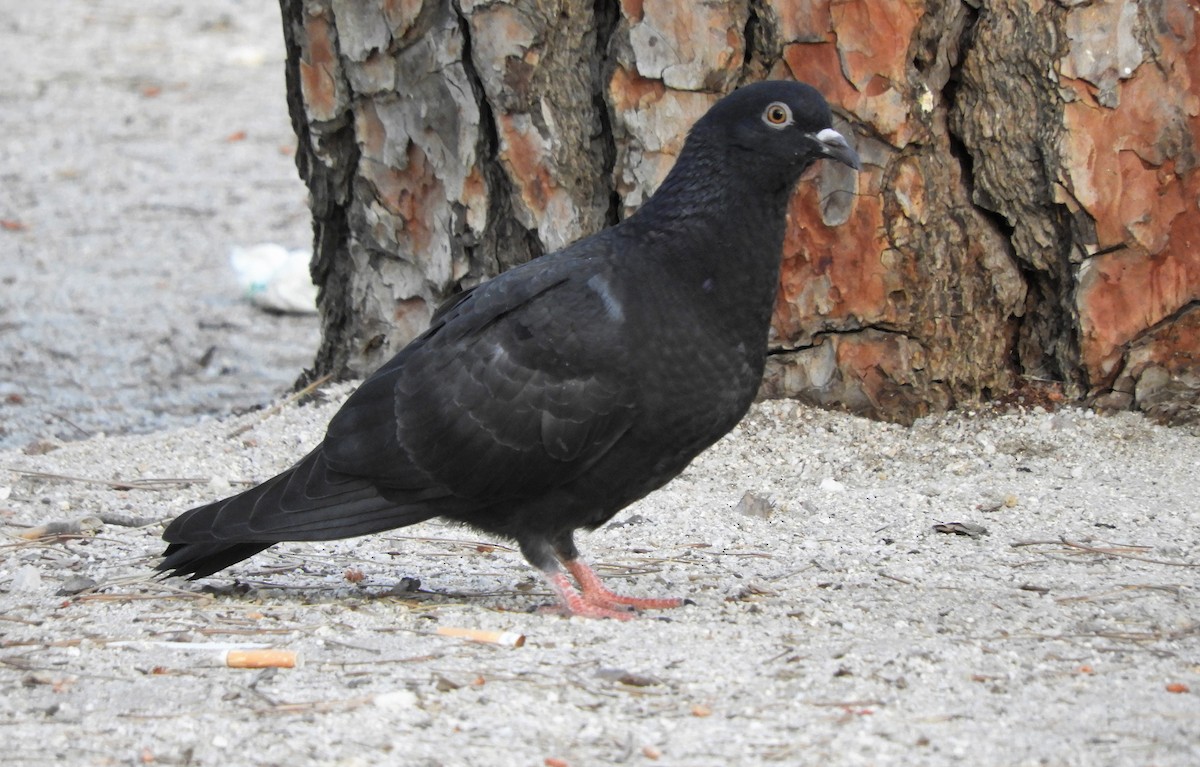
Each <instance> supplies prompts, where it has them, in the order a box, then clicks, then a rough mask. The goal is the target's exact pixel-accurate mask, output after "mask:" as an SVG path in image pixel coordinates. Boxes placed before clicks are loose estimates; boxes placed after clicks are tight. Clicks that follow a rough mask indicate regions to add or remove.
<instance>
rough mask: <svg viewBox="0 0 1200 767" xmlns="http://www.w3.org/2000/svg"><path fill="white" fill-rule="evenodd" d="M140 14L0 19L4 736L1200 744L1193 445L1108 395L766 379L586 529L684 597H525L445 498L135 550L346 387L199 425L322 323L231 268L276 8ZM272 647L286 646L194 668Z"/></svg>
mask: <svg viewBox="0 0 1200 767" xmlns="http://www.w3.org/2000/svg"><path fill="white" fill-rule="evenodd" d="M11 5H12V4H10V6H11ZM61 6H62V4H61V3H60V4H54V5H53V6H52V7H53V8H55V9H57V8H59V7H61ZM48 7H50V6H48ZM148 8H150V6H145V5H144V4H135V3H133V2H131V0H130V1H127V2H121V3H116V2H114V3H105V4H103V7H102V9H101V8H98V7H93V6H92V5H91V4H85V3H82V2H74V3H72V5H71V6H70V9H71V10H70V12H67V11H64V10H54V11H52V10H41V9H35V8H34V7H32V4H31V5H30V7H28V8H26V7H24V6H22V7H21V9H20V10H17V11H14V10H10V9H8V8H6V9H5V10H4V11H0V21H3V24H0V46H4V47H5V49H8V50H14V48H13V46H14V45H16V46H20V48H19V49H20V50H22V51H25V52H27V54H28V60H26V59H25V58H24V57H10V58H17V59H18V60H17V61H15V62H12V64H13V65H14V66H15V67H16V70H15V71H16V72H17V73H18V76H15V77H12V78H10V79H8V80H6V81H5V82H4V83H3V84H0V100H2V101H3V102H4V109H3V110H2V111H0V120H3V121H4V131H3V134H2V137H0V167H2V169H3V170H2V173H3V180H4V186H3V190H2V191H0V195H2V196H0V218H2V219H4V220H9V221H18V222H20V224H21V225H22V227H23V228H17V229H16V230H6V231H0V248H3V250H4V253H5V257H4V258H3V259H0V270H2V271H0V274H2V281H0V286H2V287H0V290H2V291H3V295H4V296H5V300H4V302H3V306H2V308H0V312H2V313H0V344H3V348H2V349H0V357H2V358H3V359H0V365H3V367H0V370H3V375H4V379H3V386H4V387H5V389H4V392H3V394H6V395H12V394H16V395H18V396H16V397H10V398H9V401H8V402H7V403H6V404H4V405H2V406H0V407H2V408H3V410H2V411H0V412H2V414H3V423H4V428H5V429H6V430H7V432H6V435H5V439H6V440H7V444H8V445H10V446H11V447H10V449H7V450H0V524H2V525H3V528H2V530H3V534H4V535H5V538H4V539H3V540H0V733H3V736H4V751H3V757H2V758H3V761H4V763H5V764H14V765H42V764H56V765H128V764H164V765H169V764H175V765H297V764H331V765H378V764H402V765H481V764H487V765H541V764H550V765H554V764H568V765H572V766H573V767H578V766H580V765H606V764H635V765H640V764H645V765H648V764H668V765H713V764H722V763H725V764H767V763H781V764H812V765H885V764H922V765H959V764H971V765H1081V766H1082V765H1088V766H1089V767H1090V766H1092V765H1156V766H1160V767H1161V766H1170V765H1181V766H1182V765H1193V764H1197V763H1200V705H1198V704H1197V698H1196V696H1197V695H1200V618H1198V617H1197V616H1198V614H1200V613H1198V612H1197V593H1198V586H1200V578H1198V575H1200V532H1198V531H1200V483H1198V482H1197V480H1196V476H1197V473H1198V471H1200V435H1198V434H1197V432H1196V430H1194V429H1193V430H1190V431H1189V430H1181V429H1175V430H1172V429H1165V428H1162V427H1159V426H1155V425H1153V424H1150V423H1147V422H1146V421H1144V420H1143V419H1141V418H1139V417H1137V416H1133V415H1129V414H1124V415H1118V416H1113V417H1099V416H1095V415H1093V414H1091V413H1087V412H1080V411H1074V410H1066V411H1062V412H1058V413H1045V412H1041V411H1036V410H1035V411H1023V410H1020V409H1018V410H1016V411H1013V412H992V411H988V412H982V413H965V412H962V413H955V414H951V415H948V416H944V417H937V418H929V419H924V420H922V421H919V422H918V423H917V424H916V425H915V426H913V427H911V428H903V427H899V426H894V425H888V424H879V423H872V422H867V421H863V420H861V419H855V418H852V417H848V416H844V415H839V414H830V413H823V412H818V411H813V410H809V409H806V408H799V407H797V406H796V405H794V404H793V403H780V402H776V403H767V404H764V405H761V406H758V407H756V408H755V410H754V411H753V412H752V414H751V416H750V417H749V418H748V419H747V420H746V421H744V422H743V424H742V425H741V426H739V427H738V428H737V429H736V430H735V431H734V432H733V433H731V434H730V435H729V436H728V437H726V438H725V439H724V440H722V441H721V442H720V443H718V445H717V446H716V447H715V448H714V449H713V450H711V451H709V452H708V453H706V454H705V455H704V456H702V457H701V458H700V459H699V460H697V461H696V462H695V463H694V464H693V466H692V467H690V468H689V469H688V471H687V472H685V473H684V475H683V476H682V477H680V478H679V479H678V480H677V481H675V482H674V483H672V484H671V485H669V486H668V487H667V488H665V489H663V490H662V491H660V492H658V493H656V494H654V495H652V496H651V497H649V498H647V499H645V500H644V501H642V502H640V503H638V504H636V505H634V506H632V507H630V508H629V509H627V510H626V511H624V512H622V513H621V514H620V515H619V516H618V518H617V519H616V520H615V521H614V523H613V524H611V525H610V526H609V527H607V528H605V529H603V530H601V531H598V532H597V533H595V534H592V535H589V536H584V537H583V538H582V540H581V543H582V545H583V546H584V547H585V551H586V552H588V553H590V554H591V556H592V558H593V559H594V561H596V562H598V563H599V564H600V565H601V567H600V569H601V571H602V573H604V574H605V575H606V577H607V578H608V579H609V580H610V581H611V582H612V584H613V585H615V586H618V587H620V588H622V589H623V590H626V591H629V592H632V593H638V594H644V595H656V594H673V595H679V596H686V597H688V598H689V599H691V600H692V601H693V602H694V604H693V605H689V606H687V607H684V608H680V609H678V610H673V611H663V612H660V613H654V614H646V615H644V616H642V617H641V618H639V619H638V620H636V621H633V622H626V623H620V622H615V621H588V620H580V619H563V618H561V617H557V616H553V615H546V614H542V613H539V612H537V611H536V608H537V607H538V606H539V605H543V604H545V603H547V602H548V601H549V600H550V595H549V594H548V593H547V592H546V590H545V588H544V587H543V586H542V584H541V582H540V581H539V579H538V578H537V577H536V576H535V575H534V574H533V572H532V571H531V570H530V568H529V567H528V566H527V565H525V564H524V563H523V562H522V561H521V559H520V557H519V556H518V555H517V554H515V553H514V552H512V551H511V550H509V549H508V548H507V547H506V546H504V544H503V542H502V541H488V540H483V539H481V538H480V537H479V536H477V535H476V534H474V533H472V532H471V531H469V530H464V529H461V528H457V527H451V526H446V525H441V524H426V525H422V526H419V527H414V528H409V529H406V530H400V531H396V532H395V533H394V534H392V535H384V536H376V537H373V538H369V539H355V540H349V541H340V542H331V543H328V544H321V545H316V544H312V545H290V544H289V545H283V546H279V547H276V548H275V549H272V550H270V551H269V552H266V553H264V554H262V555H260V556H258V557H256V558H254V559H252V560H250V561H248V562H246V563H243V564H242V565H239V566H237V567H235V568H233V569H232V570H231V571H229V572H228V573H227V574H226V575H224V576H223V577H220V578H213V579H209V580H208V581H206V582H204V583H203V584H195V583H186V582H178V581H167V582H159V581H154V580H152V579H151V578H149V568H150V567H151V566H152V564H153V563H154V561H155V555H156V554H157V552H158V551H159V550H160V543H159V541H158V535H159V533H160V531H161V523H162V521H164V520H166V519H169V518H171V517H173V516H174V515H175V514H178V513H179V512H180V511H183V510H184V509H186V508H188V507H190V506H191V505H193V504H195V503H198V502H201V501H204V500H207V499H210V498H212V497H214V496H217V495H221V494H227V493H228V492H230V491H231V490H233V489H236V488H237V487H239V486H241V483H243V482H253V481H258V480H262V479H265V478H267V477H268V476H270V475H271V474H272V473H274V472H276V471H278V470H279V469H282V468H284V467H286V466H287V465H288V464H289V463H290V461H292V460H294V459H295V458H297V457H299V456H300V455H302V454H303V453H304V452H305V451H306V450H307V448H308V447H309V446H311V445H312V444H313V443H314V442H315V441H316V440H318V439H319V438H320V435H321V433H322V429H323V426H324V424H325V423H326V421H327V420H328V418H329V416H330V415H331V414H332V412H333V411H334V409H335V408H336V407H337V404H338V403H339V402H340V401H341V399H343V398H344V396H345V394H346V393H347V391H348V388H347V387H346V386H338V387H333V388H331V389H330V390H328V391H326V392H322V393H320V394H319V395H318V397H317V399H316V401H313V402H309V403H306V404H304V405H297V404H286V405H282V406H281V407H278V408H276V409H272V410H269V411H266V412H265V413H248V414H242V415H238V416H222V417H213V416H212V415H211V414H212V413H214V412H228V411H229V410H230V409H235V408H242V407H246V406H249V405H253V404H254V403H256V402H259V403H261V402H264V401H267V400H269V399H271V398H272V396H273V395H274V394H276V393H278V392H280V391H282V389H283V388H285V386H286V384H287V383H288V382H289V381H290V380H291V379H292V377H294V375H295V373H296V372H297V370H298V368H299V367H300V366H301V365H303V364H304V363H305V362H306V361H307V359H308V355H309V354H310V352H311V349H312V348H313V345H314V344H315V327H314V325H315V323H314V322H312V321H311V320H299V321H297V320H295V319H292V318H272V317H268V316H266V315H262V314H260V313H257V312H256V311H255V310H253V309H251V308H249V307H247V306H246V305H245V304H244V303H243V302H241V301H240V300H239V298H238V296H237V294H236V289H235V288H234V287H233V285H232V280H231V278H230V277H229V275H228V273H227V267H226V262H225V257H226V250H227V248H228V246H229V245H231V244H237V243H247V242H257V241H261V240H276V241H280V242H283V243H284V244H287V245H290V246H295V245H302V244H304V241H305V240H306V238H307V223H306V219H305V214H304V209H303V190H302V187H301V186H300V184H299V182H298V181H296V180H295V176H294V170H293V169H292V168H291V160H290V157H288V156H287V155H286V153H284V152H281V147H287V146H288V145H289V144H290V142H291V138H290V133H289V130H288V127H287V124H286V119H285V117H284V114H283V106H282V96H281V92H282V91H281V88H282V84H281V82H280V80H281V77H280V76H279V71H278V66H277V64H278V58H279V57H280V56H281V55H282V54H281V51H280V45H279V43H278V31H277V26H276V25H277V24H278V20H277V19H276V18H275V17H274V15H273V14H275V13H277V11H276V10H275V9H274V8H273V7H271V6H269V5H267V6H265V7H263V8H260V7H258V5H256V4H250V3H246V4H241V3H236V2H232V0H222V2H214V3H204V4H185V3H181V2H172V3H165V4H164V3H157V4H154V6H153V9H152V10H143V9H148ZM64 37H65V39H66V40H68V41H69V42H70V45H65V46H56V47H53V48H51V47H50V42H51V41H53V40H62V39H64ZM64 52H65V53H64ZM231 57H232V58H231ZM260 61H261V62H263V63H257V62H260ZM230 62H240V63H237V64H236V66H234V67H233V68H231V64H230ZM155 88H157V89H158V90H157V91H155V90H154V89H155ZM147 89H149V90H147ZM17 116H21V119H17ZM240 131H245V132H246V137H245V138H244V139H241V140H236V141H228V140H227V139H228V138H229V137H230V136H232V135H234V134H237V133H238V132H240ZM10 253H16V255H17V256H18V258H16V259H13V258H11V257H9V255H8V254H10ZM209 347H215V351H214V352H213V353H212V354H211V355H207V356H209V357H211V358H212V359H210V360H209V364H207V365H200V364H199V363H198V362H197V360H198V359H200V358H202V357H204V356H206V355H205V354H204V353H205V351H206V350H207V349H208V348H209ZM213 359H216V360H220V361H219V362H214V361H212V360H213ZM235 395H236V396H237V397H241V399H238V400H234V399H233V398H234V396H235ZM68 423H73V424H77V425H78V426H79V427H80V429H79V430H78V431H77V430H76V429H75V428H74V427H70V426H68ZM181 424H188V425H181ZM144 429H153V430H154V431H153V432H152V433H146V434H131V433H125V434H123V435H118V434H117V432H132V431H138V430H144ZM97 431H106V432H110V433H111V435H110V436H102V435H96V434H93V435H92V436H91V438H89V439H84V440H78V441H71V442H68V443H66V444H63V445H62V446H61V447H58V448H57V449H54V450H50V451H49V452H41V451H39V450H35V451H32V452H28V451H25V450H22V449H21V448H22V447H23V446H25V445H27V444H28V443H29V442H31V441H34V440H45V439H52V440H57V441H61V440H62V439H63V438H73V437H77V436H79V435H80V433H81V432H88V433H92V432H97ZM43 447H44V446H43ZM89 517H90V518H93V520H96V519H98V520H100V521H99V522H96V521H92V522H88V523H85V527H91V529H90V530H89V532H87V533H85V534H82V535H75V536H60V537H50V538H44V539H40V540H27V539H25V538H21V537H19V536H20V535H21V534H22V533H28V531H29V528H30V527H31V526H37V525H43V524H46V523H50V522H57V521H72V520H79V519H81V518H89ZM954 523H960V526H958V527H955V526H954ZM97 525H98V526H97ZM936 525H948V527H944V528H942V531H939V530H938V529H936V528H935V526H936ZM956 530H957V531H960V532H970V533H974V535H962V534H958V533H957V532H955V531H956ZM413 579H417V580H419V581H420V585H419V588H418V589H417V590H413V587H414V581H413ZM444 627H461V628H478V629H487V630H497V631H501V630H503V631H512V632H517V633H520V634H522V635H524V637H525V638H526V641H525V643H524V645H523V646H521V647H507V646H497V645H493V644H479V643H472V642H467V641H463V640H461V639H454V638H448V637H445V636H441V635H439V634H438V633H437V630H438V629H439V628H444ZM262 645H265V646H269V647H277V648H282V649H288V650H293V651H296V652H298V653H299V655H300V657H301V658H302V659H303V665H302V666H301V667H299V668H290V669H288V668H271V669H233V668H226V667H224V666H222V665H220V662H219V660H218V659H217V655H218V653H219V651H221V650H222V649H227V648H229V647H231V646H262ZM554 760H557V761H554Z"/></svg>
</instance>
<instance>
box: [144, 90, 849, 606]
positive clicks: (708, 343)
mask: <svg viewBox="0 0 1200 767" xmlns="http://www.w3.org/2000/svg"><path fill="white" fill-rule="evenodd" d="M822 158H830V159H833V160H837V161H839V162H842V163H845V164H846V165H849V166H851V167H853V168H858V167H859V161H858V156H857V155H856V154H855V152H854V150H852V149H851V148H850V146H849V145H848V144H847V143H846V140H845V139H844V138H843V137H842V135H841V134H839V133H838V132H836V131H835V130H833V128H832V127H831V117H830V111H829V106H828V104H826V103H825V100H824V99H823V98H822V97H821V95H820V94H819V93H817V91H816V90H814V89H813V88H811V87H810V86H808V85H804V84H802V83H796V82H764V83H757V84H754V85H748V86H746V87H744V88H741V89H739V90H737V91H735V92H733V93H732V94H730V95H729V96H726V97H725V98H723V99H721V100H720V101H719V102H717V103H716V104H715V105H714V106H713V107H712V109H710V110H709V111H708V113H707V114H706V115H705V116H704V117H702V118H701V119H700V120H699V121H698V122H697V123H696V124H695V126H694V127H693V128H692V130H691V132H690V133H689V135H688V138H687V142H686V144H685V145H684V148H683V151H682V152H681V153H680V155H679V159H678V161H677V162H676V164H675V167H674V168H673V169H672V170H671V172H670V174H669V175H668V176H667V178H666V179H665V180H664V181H663V183H662V186H661V187H660V188H659V189H658V191H657V192H656V193H655V194H654V196H653V197H651V198H650V199H649V200H648V201H647V202H646V204H645V205H643V206H642V208H641V209H640V210H638V211H637V212H636V213H635V214H633V215H632V216H630V217H629V218H628V219H627V220H625V221H623V222H621V223H620V224H618V225H616V226H614V227H611V228H609V229H606V230H604V231H602V232H600V233H598V234H595V235H593V236H591V237H587V238H584V239H582V240H580V241H578V242H576V243H574V244H573V245H570V246H569V247H567V248H564V249H563V250H561V251H558V252H557V253H553V254H550V255H547V256H544V257H542V258H538V259H535V260H533V261H531V262H529V263H527V264H524V265H522V266H520V267H517V268H515V269H512V270H510V271H508V272H505V273H504V274H501V275H499V276H498V277H496V278H494V279H492V280H490V281H489V282H486V283H484V284H482V285H479V286H478V287H476V288H473V289H471V290H468V291H465V292H463V293H461V294H459V295H457V296H455V297H453V298H452V299H451V300H449V301H448V302H447V303H446V304H445V305H443V306H442V307H441V308H440V309H439V310H438V311H437V313H436V314H435V315H434V317H433V320H432V322H431V324H430V327H429V329H428V330H427V331H425V333H423V334H422V335H421V336H420V337H418V338H417V339H415V340H414V341H413V342H412V343H410V344H409V345H408V346H406V347H405V348H404V349H403V350H401V351H400V353H399V354H397V355H396V356H395V357H394V358H392V360H391V361H389V362H388V363H387V364H385V365H384V366H383V367H382V368H380V369H379V370H378V371H376V372H375V374H374V375H372V376H371V377H370V378H368V379H367V380H366V381H365V382H364V383H363V384H362V386H360V387H359V388H358V389H357V390H356V391H355V392H354V393H353V394H352V395H351V396H350V398H349V399H348V400H347V401H346V403H345V405H343V406H342V408H341V410H339V411H338V413H337V414H336V415H334V417H333V420H332V421H331V422H330V423H329V428H328V430H327V431H326V433H325V439H324V440H323V441H322V442H321V444H320V445H318V446H317V447H316V449H314V450H313V451H312V452H311V453H309V454H308V455H307V456H305V457H304V458H302V459H301V460H300V462H299V463H297V464H296V465H295V466H293V467H292V468H290V469H288V470H287V471H285V472H283V473H282V474H280V475H279V476H277V477H275V478H274V479H270V480H267V481H266V482H264V483H263V484H261V485H259V486H258V487H255V488H253V489H250V490H247V491H245V492H243V493H240V494H238V495H235V496H233V497H232V498H226V499H224V500H221V501H216V502H214V503H210V504H207V505H205V506H200V507H198V508H195V509H192V510H191V511H188V512H185V513H184V514H181V515H180V516H179V517H178V518H177V519H175V520H174V521H173V522H172V523H171V524H170V526H168V527H167V529H166V532H164V533H163V538H164V539H165V540H166V541H168V542H169V544H170V545H169V546H168V547H167V550H166V552H165V553H164V557H165V558H164V559H163V561H162V562H161V563H160V564H159V565H158V566H157V569H158V570H160V571H165V572H167V573H169V574H172V575H190V576H191V577H192V578H200V577H204V576H207V575H211V574H212V573H215V572H217V571H218V570H221V569H222V568H225V567H228V566H229V565H232V564H233V563H235V562H238V561H240V560H243V559H245V558H247V557H249V556H251V555H253V554H255V553H257V552H259V551H262V550H263V549H265V548H267V547H269V546H271V545H272V544H274V543H277V542H279V541H321V540H330V539H334V538H347V537H350V536H357V535H366V534H368V533H378V532H381V531H384V530H390V529H393V528H397V527H403V526H405V525H411V524H415V523H417V522H421V521H423V520H427V519H432V518H434V517H443V518H447V519H452V520H456V521H459V522H463V523H466V524H468V525H470V526H472V527H474V528H477V529H479V530H482V531H484V532H486V533H490V534H492V535H496V536H501V537H504V538H510V539H512V540H514V541H516V543H517V544H518V545H519V546H520V548H521V553H523V554H524V555H525V558H526V559H528V560H529V562H530V563H531V564H532V565H533V566H534V567H536V568H538V570H540V571H541V572H542V574H543V575H544V576H545V577H546V579H547V581H548V582H549V583H550V585H551V586H552V587H553V588H554V590H555V592H556V593H557V594H558V596H559V599H560V601H561V603H562V607H563V609H564V610H565V611H566V612H567V613H569V614H575V615H585V616H593V617H616V618H621V617H628V616H629V615H630V612H629V611H630V610H632V609H636V608H651V609H652V608H665V607H674V606H676V605H678V604H680V600H677V599H639V598H633V597H624V596H619V595H617V594H614V593H613V592H611V591H609V590H608V589H607V588H605V587H604V586H603V585H602V584H601V582H600V579H599V577H598V576H597V575H596V574H595V572H594V571H593V570H592V569H591V568H589V567H588V566H587V565H585V564H584V563H583V562H582V560H581V559H580V557H579V550H578V549H577V548H576V547H575V542H574V534H575V531H576V530H578V529H580V528H586V529H589V530H591V529H595V528H596V527H599V526H600V525H602V524H604V523H605V522H606V521H608V520H609V519H611V518H612V516H613V515H614V514H616V513H617V512H618V511H619V510H621V509H622V508H624V507H625V506H627V505H628V504H630V503H632V502H634V501H636V500H637V499H639V498H641V497H643V496H645V495H646V494H648V493H650V492H651V491H653V490H654V489H656V488H658V487H661V486H662V485H664V484H666V483H667V482H668V481H669V480H670V479H671V478H673V477H675V476H676V475H678V474H679V473H680V472H681V471H683V469H684V467H685V466H687V465H688V463H689V462H690V461H691V460H692V459H693V458H695V457H696V456H697V455H698V454H699V453H700V452H701V451H703V450H704V449H705V448H707V447H708V446H709V445H711V444H713V443H714V442H716V441H717V440H718V439H719V438H720V437H721V436H722V435H723V434H725V433H726V432H728V431H729V430H730V429H732V428H733V426H734V425H735V424H737V422H738V421H739V420H741V418H742V416H743V415H745V413H746V411H747V409H749V407H750V403H751V401H752V400H753V399H754V395H755V392H756V391H757V389H758V386H759V382H760V380H761V378H762V373H763V365H764V362H765V357H766V338H767V327H768V323H769V321H770V317H771V310H772V306H773V304H774V301H775V293H776V287H777V285H778V281H779V265H780V254H781V249H782V245H783V237H784V226H785V217H786V213H787V205H788V199H789V197H790V196H791V193H792V189H793V187H794V186H795V184H796V182H797V180H798V179H799V177H800V174H801V173H802V172H803V171H804V170H805V169H806V168H808V167H809V166H810V165H811V164H812V163H813V162H815V161H816V160H820V159H822ZM564 568H565V571H566V572H564ZM567 573H569V574H570V575H571V576H573V577H574V579H575V581H576V583H577V584H578V587H579V588H578V590H577V589H576V588H575V586H573V585H572V583H571V581H570V579H569V578H568V575H567Z"/></svg>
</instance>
